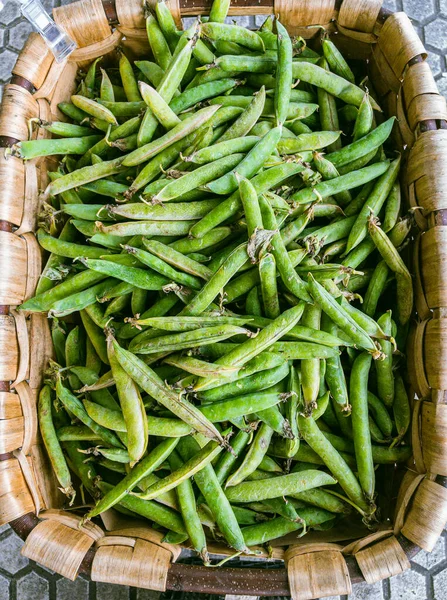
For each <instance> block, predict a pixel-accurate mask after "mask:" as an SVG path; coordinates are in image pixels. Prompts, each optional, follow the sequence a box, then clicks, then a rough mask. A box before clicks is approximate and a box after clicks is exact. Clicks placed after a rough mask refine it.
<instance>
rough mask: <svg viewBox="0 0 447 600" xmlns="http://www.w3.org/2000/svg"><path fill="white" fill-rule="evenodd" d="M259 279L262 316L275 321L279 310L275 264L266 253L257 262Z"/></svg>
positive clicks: (271, 256) (272, 257) (272, 258)
mask: <svg viewBox="0 0 447 600" xmlns="http://www.w3.org/2000/svg"><path fill="white" fill-rule="evenodd" d="M259 277H260V282H261V295H262V303H263V306H264V314H265V315H266V317H267V318H269V319H276V318H277V317H279V315H280V314H281V309H280V306H279V296H278V288H277V285H276V262H275V258H274V256H273V255H272V254H269V253H266V254H264V255H263V256H262V258H261V259H260V260H259Z"/></svg>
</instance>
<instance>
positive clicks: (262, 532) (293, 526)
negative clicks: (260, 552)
mask: <svg viewBox="0 0 447 600" xmlns="http://www.w3.org/2000/svg"><path fill="white" fill-rule="evenodd" d="M299 516H300V517H301V519H302V520H303V521H304V522H305V524H306V525H307V527H315V526H317V525H320V524H323V523H327V522H329V521H331V520H332V519H334V516H335V515H334V513H331V512H329V511H327V510H323V509H319V508H313V507H311V508H300V509H299ZM300 529H303V523H302V522H301V521H296V522H295V521H290V520H289V519H286V518H285V517H276V518H274V519H270V520H269V521H266V522H262V523H257V524H256V525H249V526H248V527H244V528H243V529H242V533H243V534H244V539H245V541H246V543H247V546H256V545H258V544H264V543H266V542H268V541H269V540H275V539H277V538H280V537H282V536H284V535H286V534H288V533H292V532H295V531H298V530H300Z"/></svg>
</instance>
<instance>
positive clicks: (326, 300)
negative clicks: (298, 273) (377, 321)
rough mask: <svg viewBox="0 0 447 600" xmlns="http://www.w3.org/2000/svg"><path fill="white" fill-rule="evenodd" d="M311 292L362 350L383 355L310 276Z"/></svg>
mask: <svg viewBox="0 0 447 600" xmlns="http://www.w3.org/2000/svg"><path fill="white" fill-rule="evenodd" d="M308 281H309V291H310V294H311V296H312V298H313V299H314V300H315V302H316V303H317V304H318V305H319V306H320V307H321V309H322V310H323V311H324V312H325V313H326V314H327V316H328V317H329V318H330V319H331V320H332V321H333V322H334V323H335V324H336V325H337V326H338V327H339V328H340V329H341V330H342V331H344V332H345V333H346V335H348V336H349V337H350V338H351V339H352V340H353V342H354V343H355V344H356V345H358V346H359V347H360V348H364V349H365V350H368V352H371V353H372V354H373V355H374V356H375V357H376V358H379V356H380V355H381V353H380V351H378V349H377V347H376V345H375V343H374V342H373V340H372V339H371V337H370V336H369V335H368V334H367V333H366V331H365V330H364V329H362V328H361V327H360V326H359V325H358V324H357V322H356V321H355V320H354V319H353V318H352V317H351V315H350V314H349V313H347V312H346V310H345V309H344V308H343V307H342V306H340V305H339V304H338V303H337V301H336V300H335V299H334V298H333V297H332V296H331V295H330V294H329V293H328V292H327V291H326V290H325V289H324V288H323V286H322V285H320V284H319V283H318V282H317V281H315V279H314V277H313V276H312V275H311V274H309V278H308Z"/></svg>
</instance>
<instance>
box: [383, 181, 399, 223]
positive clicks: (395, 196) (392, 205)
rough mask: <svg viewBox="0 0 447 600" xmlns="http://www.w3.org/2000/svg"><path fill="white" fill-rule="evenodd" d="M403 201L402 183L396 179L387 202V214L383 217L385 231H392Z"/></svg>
mask: <svg viewBox="0 0 447 600" xmlns="http://www.w3.org/2000/svg"><path fill="white" fill-rule="evenodd" d="M401 203H402V201H401V190H400V183H399V181H395V182H394V184H393V187H392V188H391V191H390V193H389V194H388V198H387V199H386V203H385V216H384V218H383V231H385V233H388V232H389V231H391V230H392V229H393V227H394V226H395V225H396V223H397V222H398V219H399V214H400V209H401Z"/></svg>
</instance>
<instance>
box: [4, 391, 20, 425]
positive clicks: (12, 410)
mask: <svg viewBox="0 0 447 600" xmlns="http://www.w3.org/2000/svg"><path fill="white" fill-rule="evenodd" d="M21 416H23V413H22V407H21V405H20V398H19V395H18V393H17V394H13V393H12V392H0V419H15V418H17V417H21Z"/></svg>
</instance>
